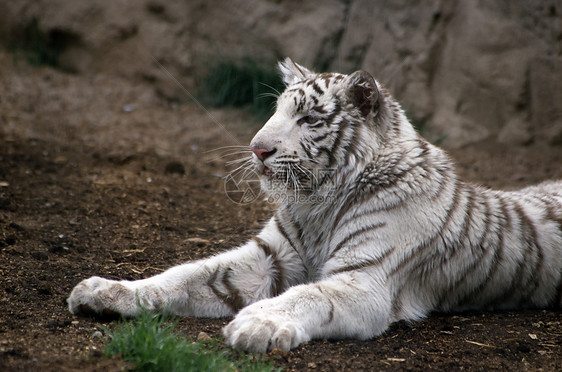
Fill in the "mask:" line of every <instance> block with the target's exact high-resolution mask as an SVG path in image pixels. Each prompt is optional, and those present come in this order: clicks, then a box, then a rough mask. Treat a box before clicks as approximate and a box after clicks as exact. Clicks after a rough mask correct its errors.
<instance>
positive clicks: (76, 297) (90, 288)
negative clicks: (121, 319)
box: [66, 276, 134, 316]
mask: <svg viewBox="0 0 562 372" xmlns="http://www.w3.org/2000/svg"><path fill="white" fill-rule="evenodd" d="M130 292H131V291H130V290H129V289H127V288H125V287H124V286H123V285H122V284H120V283H118V282H116V281H113V280H107V279H103V278H100V277H97V276H93V277H91V278H89V279H86V280H83V281H81V282H80V283H79V284H78V285H77V286H76V287H74V289H73V290H72V292H71V293H70V296H69V297H68V299H67V300H66V302H67V303H68V309H69V310H70V312H71V313H72V314H94V315H106V316H116V315H118V314H120V313H121V314H122V313H123V311H119V310H118V308H119V306H118V305H119V303H120V302H123V300H124V297H130ZM127 294H129V296H127ZM133 297H134V294H133Z"/></svg>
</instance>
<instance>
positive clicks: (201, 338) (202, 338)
mask: <svg viewBox="0 0 562 372" xmlns="http://www.w3.org/2000/svg"><path fill="white" fill-rule="evenodd" d="M210 340H212V337H211V336H209V335H208V334H207V333H205V332H199V334H198V335H197V341H199V342H205V341H210Z"/></svg>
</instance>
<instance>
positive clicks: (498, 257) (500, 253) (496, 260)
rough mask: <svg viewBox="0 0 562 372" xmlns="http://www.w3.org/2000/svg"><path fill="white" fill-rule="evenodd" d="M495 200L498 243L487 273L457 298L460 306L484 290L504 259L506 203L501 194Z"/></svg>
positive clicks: (469, 301)
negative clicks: (496, 202)
mask: <svg viewBox="0 0 562 372" xmlns="http://www.w3.org/2000/svg"><path fill="white" fill-rule="evenodd" d="M497 200H498V202H499V204H500V215H498V216H497V217H498V218H499V228H498V233H497V235H498V240H499V241H498V244H497V245H496V247H495V250H494V257H492V262H491V265H490V266H489V267H488V270H487V273H486V275H485V277H484V280H483V281H482V282H481V283H480V284H479V285H478V286H476V287H474V288H473V289H472V290H471V291H469V292H468V293H467V294H465V296H464V297H463V298H462V299H460V300H459V302H458V304H459V306H460V307H463V306H466V305H469V304H471V303H472V302H473V301H474V299H475V298H476V297H477V295H479V294H481V293H483V292H484V290H485V289H486V287H487V286H488V284H490V283H491V282H492V279H493V278H494V276H495V275H496V273H497V271H498V269H499V266H500V262H501V261H502V260H503V259H504V249H505V238H504V235H505V232H506V229H507V226H508V223H507V207H506V203H505V201H504V200H503V198H502V197H501V196H499V195H498V196H497Z"/></svg>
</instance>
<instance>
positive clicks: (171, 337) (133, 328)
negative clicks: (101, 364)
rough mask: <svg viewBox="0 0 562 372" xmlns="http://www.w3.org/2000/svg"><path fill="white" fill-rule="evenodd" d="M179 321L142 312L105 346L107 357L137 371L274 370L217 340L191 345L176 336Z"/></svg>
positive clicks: (121, 326)
mask: <svg viewBox="0 0 562 372" xmlns="http://www.w3.org/2000/svg"><path fill="white" fill-rule="evenodd" d="M176 325H177V321H173V320H170V319H168V318H166V317H165V316H162V315H157V314H153V313H150V312H148V311H145V312H143V313H142V314H141V315H140V316H139V317H138V318H136V319H132V320H123V321H121V322H119V323H118V324H117V326H116V327H115V329H114V330H113V331H107V330H106V332H107V333H109V335H110V338H109V340H108V342H107V343H106V346H105V355H106V356H114V355H120V356H121V357H122V358H123V359H124V360H125V361H128V362H132V363H133V364H134V367H133V370H137V371H170V372H172V371H178V372H180V371H252V372H265V371H273V370H275V369H274V368H273V367H272V366H271V365H269V364H268V363H266V362H265V361H262V360H255V358H253V359H252V356H251V355H246V354H243V353H238V352H235V351H233V350H231V349H227V348H225V347H222V348H221V346H220V343H218V342H216V341H215V340H211V341H210V342H191V341H190V340H189V339H187V338H183V337H180V336H179V335H177V334H176V333H174V328H175V326H176Z"/></svg>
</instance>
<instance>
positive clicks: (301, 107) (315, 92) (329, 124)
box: [250, 58, 407, 195]
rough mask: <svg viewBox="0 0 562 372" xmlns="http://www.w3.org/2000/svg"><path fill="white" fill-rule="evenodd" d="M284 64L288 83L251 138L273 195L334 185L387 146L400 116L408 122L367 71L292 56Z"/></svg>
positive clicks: (259, 169)
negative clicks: (339, 69)
mask: <svg viewBox="0 0 562 372" xmlns="http://www.w3.org/2000/svg"><path fill="white" fill-rule="evenodd" d="M279 69H280V71H281V74H282V78H283V81H284V82H285V84H286V86H287V87H286V90H285V91H284V92H283V93H282V94H281V95H280V96H279V97H278V100H277V109H276V111H275V113H274V114H273V116H272V117H271V118H270V119H269V120H268V121H267V122H266V123H265V125H264V126H263V127H262V129H261V130H260V131H259V132H258V133H257V134H256V135H255V137H254V138H253V139H252V141H251V143H250V149H251V150H252V152H253V162H254V165H255V170H256V171H257V173H258V174H259V175H260V181H261V187H262V190H263V191H265V192H266V193H268V194H270V195H271V194H272V193H279V192H281V193H299V194H301V195H310V194H311V193H315V192H316V193H317V192H330V190H331V189H333V187H334V182H338V183H339V184H341V182H342V180H345V179H350V178H353V177H355V176H357V174H358V172H360V171H361V170H362V169H363V168H364V167H365V165H366V164H367V163H369V162H370V161H371V160H372V158H373V156H374V155H375V154H376V153H377V151H379V150H381V149H382V148H384V147H385V145H386V144H387V143H388V142H389V141H390V140H391V137H392V136H393V132H395V130H393V127H396V126H397V125H400V123H398V124H396V123H395V122H396V121H399V122H402V121H406V123H407V120H400V119H401V118H402V116H403V113H402V110H401V109H400V108H399V106H398V104H397V103H396V102H395V101H394V100H393V99H392V98H391V97H390V95H389V94H388V93H387V92H386V90H385V89H384V87H382V86H381V85H380V84H378V83H377V82H376V81H375V79H373V77H372V76H371V75H370V74H369V73H367V72H365V71H357V72H354V73H353V74H350V75H343V74H338V73H319V74H318V73H314V72H312V71H310V70H309V69H307V68H305V67H303V66H300V65H298V64H297V63H295V62H293V61H292V60H291V59H289V58H287V59H286V60H284V61H283V62H280V63H279ZM394 134H395V133H394Z"/></svg>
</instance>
